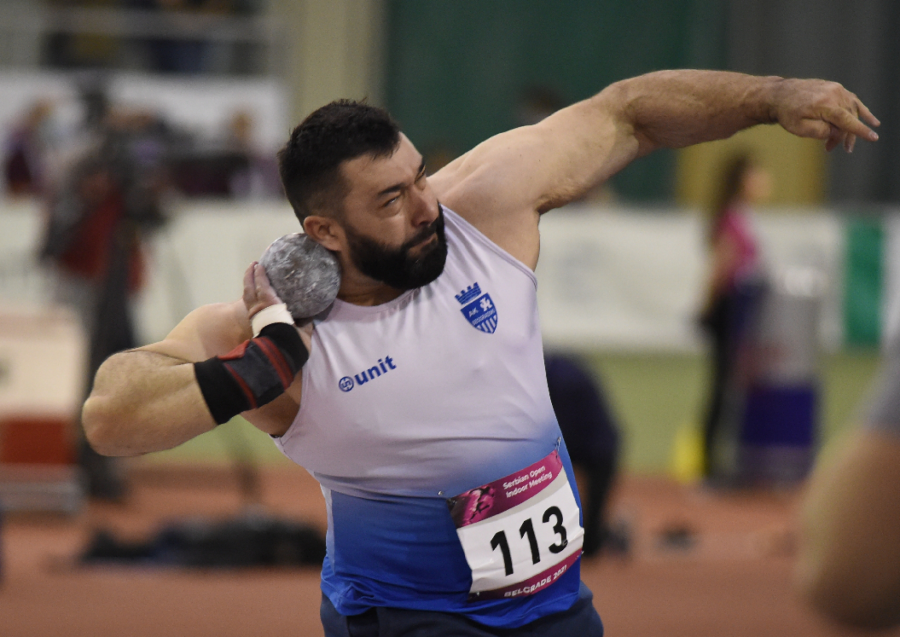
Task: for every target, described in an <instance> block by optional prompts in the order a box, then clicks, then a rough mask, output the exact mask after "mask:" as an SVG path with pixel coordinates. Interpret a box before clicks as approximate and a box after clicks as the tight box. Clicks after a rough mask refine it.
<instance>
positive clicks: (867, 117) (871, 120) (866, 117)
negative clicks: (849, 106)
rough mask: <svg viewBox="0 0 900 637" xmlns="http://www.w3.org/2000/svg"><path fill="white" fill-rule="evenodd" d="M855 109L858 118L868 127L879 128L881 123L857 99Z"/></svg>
mask: <svg viewBox="0 0 900 637" xmlns="http://www.w3.org/2000/svg"><path fill="white" fill-rule="evenodd" d="M856 108H857V111H858V112H859V116H860V118H861V119H862V120H863V121H864V122H866V123H867V124H868V125H869V126H881V122H880V121H879V119H878V118H877V117H875V116H874V115H872V111H870V110H869V109H868V107H867V106H866V105H865V104H863V103H862V102H860V101H859V100H858V99H857V100H856Z"/></svg>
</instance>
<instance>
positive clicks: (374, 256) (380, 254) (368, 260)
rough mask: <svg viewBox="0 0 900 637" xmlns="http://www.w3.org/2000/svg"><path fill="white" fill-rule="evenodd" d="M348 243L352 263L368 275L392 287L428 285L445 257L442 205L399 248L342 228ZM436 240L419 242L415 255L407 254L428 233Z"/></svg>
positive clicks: (441, 267)
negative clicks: (435, 217)
mask: <svg viewBox="0 0 900 637" xmlns="http://www.w3.org/2000/svg"><path fill="white" fill-rule="evenodd" d="M344 230H345V232H346V235H347V242H348V244H349V247H350V260H351V261H353V265H355V266H356V268H357V269H358V270H359V271H360V272H362V273H363V274H365V275H366V276H367V277H369V278H371V279H375V280H376V281H380V282H382V283H384V284H385V285H388V286H390V287H392V288H394V289H395V290H412V289H414V288H420V287H422V286H423V285H428V284H429V283H431V282H432V281H434V280H435V279H436V278H438V277H439V276H440V275H441V272H443V271H444V264H445V263H446V261H447V238H446V236H445V235H444V209H443V208H442V207H439V209H438V217H437V219H435V220H434V221H433V222H432V223H430V224H429V225H428V226H427V227H425V228H423V229H422V230H421V232H419V233H417V234H416V236H414V237H413V238H412V239H410V240H409V241H407V242H405V243H404V244H403V245H401V246H400V247H399V248H392V247H390V246H386V245H384V244H383V243H381V242H379V241H376V240H374V239H370V238H369V237H366V236H363V235H361V234H357V233H356V232H355V231H354V230H351V229H350V228H345V229H344ZM433 235H437V241H436V242H434V243H432V244H429V245H427V246H423V247H422V248H421V252H420V253H419V254H418V255H417V256H412V255H410V251H411V250H412V249H413V247H415V246H417V245H419V244H420V243H422V242H423V241H425V240H427V239H429V238H430V237H431V236H433Z"/></svg>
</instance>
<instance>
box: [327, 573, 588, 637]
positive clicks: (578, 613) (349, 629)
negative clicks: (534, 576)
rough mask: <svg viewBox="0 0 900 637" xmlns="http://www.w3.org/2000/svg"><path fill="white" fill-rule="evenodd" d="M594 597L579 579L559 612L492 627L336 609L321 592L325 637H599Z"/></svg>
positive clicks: (398, 612) (406, 613) (392, 611)
mask: <svg viewBox="0 0 900 637" xmlns="http://www.w3.org/2000/svg"><path fill="white" fill-rule="evenodd" d="M593 599H594V596H593V594H592V593H591V591H590V590H589V589H588V587H587V586H585V585H584V583H583V582H582V584H581V587H580V588H579V591H578V601H576V602H575V603H574V604H573V605H572V608H570V609H569V610H567V611H563V612H561V613H554V614H552V615H547V616H546V617H542V618H541V619H538V620H536V621H533V622H531V623H530V624H525V625H524V626H519V627H518V628H492V627H490V626H485V625H483V624H479V623H478V622H475V621H472V620H471V619H468V618H467V617H465V616H463V615H454V614H451V613H439V612H433V611H421V610H405V609H402V608H372V609H369V610H368V611H366V612H365V613H363V614H361V615H351V616H349V617H348V616H345V615H341V614H340V613H338V612H337V610H336V609H335V607H334V605H333V604H332V603H331V601H329V599H328V598H327V597H326V596H325V595H322V608H321V611H320V613H321V616H322V625H323V626H324V627H325V637H400V636H401V635H402V637H432V636H433V635H453V636H454V637H512V636H513V635H515V637H559V635H578V636H579V637H603V623H602V622H601V621H600V615H598V614H597V611H596V610H595V609H594V603H593Z"/></svg>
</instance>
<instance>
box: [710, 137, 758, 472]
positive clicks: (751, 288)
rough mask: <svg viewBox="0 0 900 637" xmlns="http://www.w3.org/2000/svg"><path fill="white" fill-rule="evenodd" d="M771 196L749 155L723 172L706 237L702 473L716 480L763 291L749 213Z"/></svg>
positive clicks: (735, 159)
mask: <svg viewBox="0 0 900 637" xmlns="http://www.w3.org/2000/svg"><path fill="white" fill-rule="evenodd" d="M770 190H771V180H770V177H769V174H768V173H767V172H766V171H765V170H764V169H763V168H762V167H760V166H759V165H758V164H756V163H755V162H753V161H752V160H751V159H750V158H749V157H748V156H746V155H739V156H736V157H733V158H732V159H730V160H729V161H728V162H727V163H726V164H725V167H724V171H723V178H722V180H721V182H720V191H719V193H718V198H717V199H716V202H715V206H714V208H713V214H712V219H711V222H710V230H709V235H708V240H709V248H710V253H711V261H712V262H711V266H710V271H709V277H708V280H707V284H706V291H705V300H704V305H703V308H702V310H701V312H700V317H699V322H700V325H701V327H702V328H703V329H704V330H705V331H706V332H707V335H708V337H709V339H710V341H711V346H712V352H711V372H710V373H711V388H710V394H709V398H708V402H707V407H706V414H705V416H704V420H703V462H704V466H703V473H704V475H705V477H706V478H707V479H708V480H714V481H715V480H718V479H723V478H725V477H726V475H725V474H728V473H729V469H728V468H727V467H723V466H720V465H721V463H720V462H719V460H718V458H717V450H718V449H719V448H720V445H721V443H722V442H723V440H722V438H723V436H724V435H725V434H726V432H729V431H731V432H732V433H734V431H736V429H735V427H734V426H732V425H735V426H736V423H735V420H736V418H737V417H738V413H737V412H738V411H739V408H740V405H741V404H742V401H741V397H742V388H743V386H744V384H743V382H742V378H741V376H740V372H741V368H740V364H741V360H742V356H741V354H742V351H743V350H745V349H746V339H747V337H748V336H749V333H748V327H749V324H750V321H751V318H752V316H754V314H755V312H756V311H757V310H758V308H759V304H760V301H761V299H762V294H763V290H764V278H763V274H762V267H761V259H760V254H759V252H760V250H759V243H758V240H757V237H756V233H755V231H754V229H753V224H752V219H751V209H752V207H753V206H754V204H757V203H759V202H761V201H763V200H765V199H766V198H767V197H768V196H769V194H770Z"/></svg>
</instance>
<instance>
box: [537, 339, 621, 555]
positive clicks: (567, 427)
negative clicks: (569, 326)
mask: <svg viewBox="0 0 900 637" xmlns="http://www.w3.org/2000/svg"><path fill="white" fill-rule="evenodd" d="M544 364H545V366H546V369H547V386H548V387H549V389H550V401H551V402H552V403H553V410H554V412H556V419H557V421H558V422H559V428H560V430H561V431H562V434H563V437H564V438H565V440H566V448H567V449H568V450H569V456H570V457H571V458H572V464H573V465H574V466H575V467H577V468H579V469H580V470H581V471H582V473H583V475H584V478H585V480H584V486H585V487H586V488H585V489H584V493H582V498H583V499H584V501H583V503H582V505H583V509H582V510H583V512H584V555H585V556H591V555H596V554H597V553H599V552H600V551H601V550H602V549H603V548H605V547H607V546H610V545H611V544H613V542H611V540H614V541H615V544H616V548H618V549H622V548H625V549H626V550H627V544H626V546H624V547H623V545H622V543H623V542H625V543H627V538H623V537H613V532H612V530H611V528H610V524H609V520H608V508H609V494H610V491H611V489H612V487H613V484H614V482H615V477H616V474H617V472H618V466H619V446H620V445H619V428H618V426H617V425H616V422H615V420H614V418H613V415H612V410H611V409H610V408H609V405H608V403H607V401H606V397H605V396H604V394H603V391H602V389H601V387H600V385H599V383H598V382H597V380H596V379H595V378H594V376H593V375H592V374H591V373H590V372H588V371H587V370H586V369H584V367H583V366H582V365H581V364H580V363H579V362H578V361H577V360H576V359H575V358H573V357H571V356H563V355H560V354H545V355H544Z"/></svg>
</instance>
